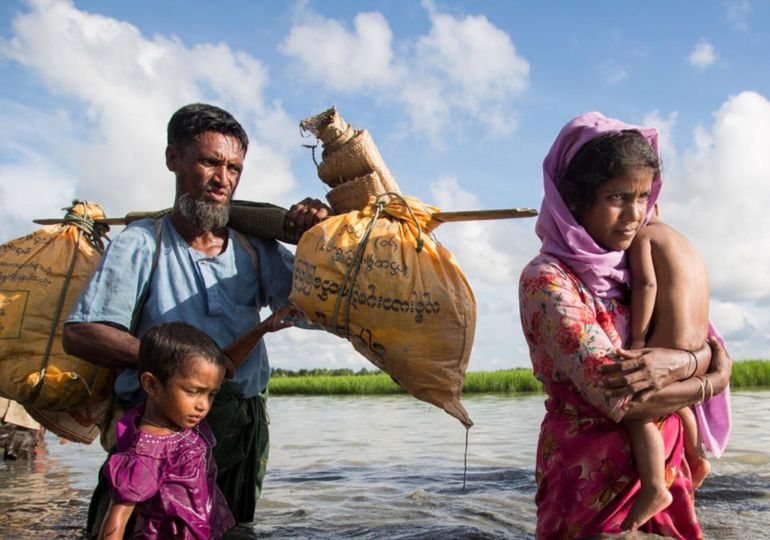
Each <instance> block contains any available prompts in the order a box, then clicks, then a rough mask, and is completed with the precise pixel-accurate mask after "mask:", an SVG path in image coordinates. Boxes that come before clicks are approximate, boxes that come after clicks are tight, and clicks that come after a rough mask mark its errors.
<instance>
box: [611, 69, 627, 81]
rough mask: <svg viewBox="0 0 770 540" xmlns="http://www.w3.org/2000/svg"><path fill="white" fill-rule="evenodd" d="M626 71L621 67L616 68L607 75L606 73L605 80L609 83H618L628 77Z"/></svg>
mask: <svg viewBox="0 0 770 540" xmlns="http://www.w3.org/2000/svg"><path fill="white" fill-rule="evenodd" d="M628 77H629V75H628V71H626V70H625V69H623V68H618V69H616V70H615V71H613V72H612V73H610V74H609V75H607V82H608V83H610V84H620V83H622V82H623V81H625V80H626V79H628Z"/></svg>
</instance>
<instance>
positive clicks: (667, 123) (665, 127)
mask: <svg viewBox="0 0 770 540" xmlns="http://www.w3.org/2000/svg"><path fill="white" fill-rule="evenodd" d="M678 117H679V113H678V112H676V111H674V112H672V113H669V115H668V117H666V118H663V117H661V116H660V112H659V111H657V110H655V111H652V112H651V113H650V114H648V115H646V116H645V117H644V121H643V122H642V125H643V126H651V127H654V128H655V129H656V130H657V131H658V151H659V152H660V157H661V160H662V161H663V168H664V170H663V178H664V180H665V177H666V172H667V169H668V168H669V167H674V166H675V164H676V159H677V152H676V146H675V145H674V137H673V130H674V126H675V125H676V120H677V118H678Z"/></svg>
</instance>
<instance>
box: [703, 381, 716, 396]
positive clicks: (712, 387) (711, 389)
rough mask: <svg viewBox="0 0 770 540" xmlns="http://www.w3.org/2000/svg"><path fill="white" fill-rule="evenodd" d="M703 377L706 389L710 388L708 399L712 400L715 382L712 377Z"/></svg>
mask: <svg viewBox="0 0 770 540" xmlns="http://www.w3.org/2000/svg"><path fill="white" fill-rule="evenodd" d="M703 379H704V380H705V381H706V389H707V390H708V397H707V398H706V401H710V400H711V398H713V397H714V383H712V382H711V379H709V378H708V377H703Z"/></svg>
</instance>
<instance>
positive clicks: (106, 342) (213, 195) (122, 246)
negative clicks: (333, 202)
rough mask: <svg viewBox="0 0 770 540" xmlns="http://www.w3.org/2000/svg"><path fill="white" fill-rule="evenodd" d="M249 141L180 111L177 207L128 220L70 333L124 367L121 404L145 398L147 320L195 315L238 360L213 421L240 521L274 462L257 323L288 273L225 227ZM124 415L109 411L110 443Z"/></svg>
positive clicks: (274, 303) (307, 220) (316, 213)
mask: <svg viewBox="0 0 770 540" xmlns="http://www.w3.org/2000/svg"><path fill="white" fill-rule="evenodd" d="M247 147H248V138H247V136H246V133H245V131H244V130H243V128H242V127H241V125H240V124H239V123H238V122H237V121H236V120H235V118H233V117H232V116H231V115H230V114H229V113H227V112H226V111H224V110H222V109H219V108H217V107H214V106H211V105H204V104H192V105H187V106H185V107H182V108H181V109H179V110H178V111H177V112H176V113H174V115H173V116H172V117H171V120H170V121H169V124H168V146H167V147H166V166H167V167H168V169H169V170H170V171H171V172H173V173H174V175H175V176H176V195H175V198H174V207H173V210H172V211H171V213H170V214H168V215H166V216H165V217H163V218H161V219H160V220H158V221H155V220H152V219H145V220H140V221H137V222H134V223H131V224H130V225H129V226H127V227H126V228H125V229H124V230H123V231H122V232H121V233H120V234H119V235H118V236H117V237H116V238H115V239H114V240H113V241H112V242H111V243H110V245H109V247H108V249H107V251H106V252H105V254H104V256H103V258H102V260H101V263H100V265H99V267H98V269H97V270H96V272H95V273H94V275H93V276H92V278H91V280H90V282H89V284H88V285H87V287H86V289H85V290H84V291H83V293H82V294H81V296H80V298H79V299H78V301H77V303H76V304H75V306H74V307H73V309H72V311H71V313H70V315H69V318H68V319H67V322H66V325H65V327H64V332H63V335H62V341H63V345H64V348H65V350H66V352H67V353H68V354H72V355H75V356H78V357H80V358H83V359H85V360H87V361H89V362H92V363H94V364H98V365H102V366H108V367H114V368H119V369H120V370H121V371H120V373H119V375H118V377H117V380H116V382H115V395H116V398H117V399H116V402H117V403H116V411H117V412H119V411H120V410H121V409H124V410H125V409H127V408H129V407H130V406H131V405H133V404H135V403H137V402H139V401H141V400H142V399H144V396H143V394H142V392H141V389H140V386H139V381H138V379H137V374H136V371H135V368H136V364H137V358H138V350H139V338H141V336H142V335H143V334H144V333H145V332H146V331H147V330H149V329H150V328H151V327H153V326H156V325H158V324H160V323H164V322H171V321H183V322H187V323H189V324H192V325H194V326H196V327H198V328H200V329H201V330H203V331H205V332H206V333H207V334H209V335H210V336H211V337H212V338H213V339H214V340H215V341H216V342H217V343H218V344H219V345H220V346H221V347H222V348H223V349H224V351H225V353H226V354H227V355H228V356H229V358H230V359H231V360H232V361H233V364H234V366H237V369H235V370H234V373H233V374H232V377H231V378H230V379H229V381H227V382H226V383H225V384H224V385H223V386H222V389H221V390H220V392H219V393H218V394H217V395H216V398H215V400H214V403H213V406H212V408H211V412H210V413H209V416H208V422H209V424H210V426H211V427H212V429H213V431H214V434H215V435H216V438H217V441H218V443H217V446H216V447H215V448H214V458H215V461H216V463H217V467H218V470H219V474H218V477H217V484H218V485H219V487H220V489H221V490H222V492H223V493H224V494H225V498H226V499H227V502H228V504H229V506H230V508H231V510H232V511H233V514H234V515H235V517H236V520H237V521H239V522H250V521H252V520H253V516H254V509H255V504H256V499H257V497H258V496H259V493H260V490H261V486H262V478H263V476H264V471H265V464H266V461H267V448H268V429H267V414H266V411H265V398H264V392H265V390H266V388H267V383H268V379H269V377H270V366H269V364H268V359H267V351H266V349H265V344H264V341H263V340H262V339H261V335H262V333H259V332H257V333H255V329H256V327H257V326H258V325H259V310H260V308H261V307H264V306H270V308H271V309H272V310H273V311H274V312H275V311H276V310H278V309H279V308H281V307H282V306H285V305H286V304H287V303H288V296H289V292H290V291H291V281H292V255H291V253H290V252H289V251H288V250H287V249H286V248H284V247H283V246H281V245H280V244H279V243H278V242H276V241H275V240H269V239H268V240H266V239H263V238H256V237H246V236H245V235H242V234H240V233H237V232H236V231H234V230H232V229H230V228H228V227H227V226H226V225H227V222H228V216H229V208H230V201H231V200H232V197H233V193H234V192H235V189H236V187H237V186H238V182H239V180H240V177H241V172H242V170H243V162H244V158H245V155H246V150H247ZM328 213H329V210H328V207H326V206H325V205H324V204H323V203H321V202H320V201H317V200H310V199H305V200H304V201H302V202H301V203H298V204H297V205H294V206H293V207H292V209H291V210H290V212H289V214H288V219H290V220H292V221H293V223H294V225H295V226H296V227H297V229H298V230H299V231H300V232H301V231H303V230H305V229H307V228H309V227H310V226H312V225H314V224H315V223H317V222H318V221H321V220H322V219H324V218H325V217H326V216H327V215H328ZM289 324H290V323H285V322H283V323H282V322H280V321H277V322H276V323H274V325H277V326H281V325H283V327H285V326H288V325H289ZM272 329H279V328H272ZM249 336H253V338H249ZM244 337H246V339H244ZM238 338H240V339H238ZM118 418H119V415H118V414H113V415H112V422H111V424H112V425H111V426H110V427H109V429H107V430H106V435H108V440H109V441H110V442H109V443H108V444H107V445H105V446H106V447H109V446H112V444H113V441H112V440H111V439H110V435H111V436H112V437H114V422H115V421H116V420H117V419H118ZM111 431H112V432H113V433H110V432H111ZM103 444H104V440H103ZM105 490H106V484H105V483H104V482H103V481H101V478H100V484H99V486H97V488H96V491H95V493H94V496H93V498H92V501H91V508H90V509H89V526H88V531H89V533H90V532H96V531H98V530H99V526H100V525H101V516H102V515H103V512H104V511H106V504H107V503H108V501H109V494H108V493H105Z"/></svg>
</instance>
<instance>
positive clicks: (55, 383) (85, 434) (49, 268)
mask: <svg viewBox="0 0 770 540" xmlns="http://www.w3.org/2000/svg"><path fill="white" fill-rule="evenodd" d="M67 210H68V211H67V215H66V217H65V218H64V220H63V221H62V223H61V224H58V225H49V226H46V227H43V228H42V229H39V230H38V231H36V232H34V233H32V234H29V235H27V236H24V237H21V238H17V239H16V240H12V241H10V242H8V243H6V244H4V245H2V246H0V395H2V396H4V397H6V398H9V399H13V400H15V401H17V402H19V403H20V404H22V405H24V407H25V408H26V409H27V411H28V412H29V413H30V415H32V417H33V418H35V420H37V421H38V422H40V423H41V424H42V425H43V426H44V427H45V428H47V429H49V430H51V431H53V432H54V433H56V434H57V435H59V436H61V437H65V438H67V439H70V440H74V441H78V442H85V443H88V442H91V441H92V440H93V439H94V438H95V437H96V436H98V434H99V430H98V427H97V426H96V424H97V423H98V422H99V421H100V420H102V417H103V416H104V414H105V413H106V411H107V408H108V406H109V399H110V397H111V392H112V383H113V380H114V376H115V373H114V370H111V369H107V368H102V367H98V366H95V365H94V364H91V363H89V362H86V361H84V360H80V359H78V358H75V357H73V356H69V355H67V354H65V353H64V350H63V349H62V345H61V330H62V324H63V321H64V319H66V317H67V314H68V313H69V310H70V308H71V307H72V304H73V303H74V302H75V300H76V299H77V297H78V295H80V292H81V291H82V290H83V288H84V287H85V285H86V283H87V282H88V279H89V278H90V277H91V274H92V273H93V271H94V270H95V269H96V266H97V264H98V263H99V259H100V258H101V254H102V251H103V250H104V246H103V244H102V235H103V234H104V232H106V229H105V228H103V227H100V226H99V225H96V224H94V222H93V220H94V219H98V218H102V217H104V212H103V210H102V208H101V207H100V206H99V205H98V204H95V203H91V202H82V201H75V202H73V206H72V208H69V209H67Z"/></svg>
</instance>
